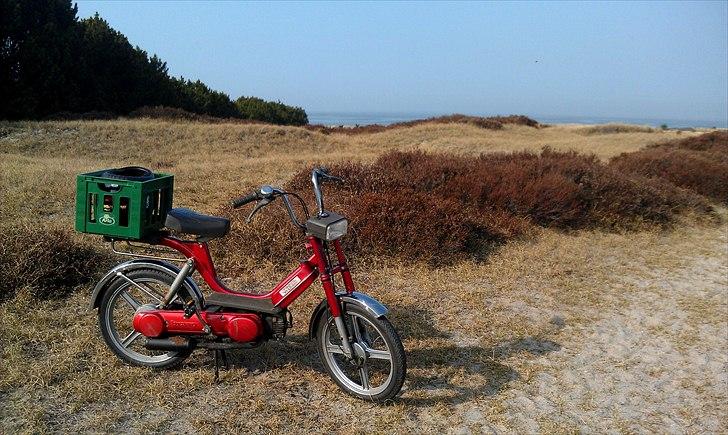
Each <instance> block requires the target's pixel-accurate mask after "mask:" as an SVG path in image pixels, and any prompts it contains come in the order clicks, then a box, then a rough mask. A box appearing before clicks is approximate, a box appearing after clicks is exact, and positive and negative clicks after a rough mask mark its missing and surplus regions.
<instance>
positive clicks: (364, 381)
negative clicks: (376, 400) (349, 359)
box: [359, 364, 369, 390]
mask: <svg viewBox="0 0 728 435" xmlns="http://www.w3.org/2000/svg"><path fill="white" fill-rule="evenodd" d="M359 376H360V377H361V387H362V388H363V389H365V390H368V389H369V369H368V368H367V366H366V364H364V365H363V366H361V367H359Z"/></svg>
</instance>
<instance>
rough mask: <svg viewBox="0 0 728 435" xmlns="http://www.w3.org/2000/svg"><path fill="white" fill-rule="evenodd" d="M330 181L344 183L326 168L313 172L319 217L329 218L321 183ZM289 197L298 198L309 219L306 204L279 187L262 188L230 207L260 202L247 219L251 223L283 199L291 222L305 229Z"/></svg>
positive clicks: (234, 202) (237, 200)
mask: <svg viewBox="0 0 728 435" xmlns="http://www.w3.org/2000/svg"><path fill="white" fill-rule="evenodd" d="M324 180H329V181H344V180H343V179H341V178H339V177H335V176H333V175H329V173H328V171H327V169H326V168H315V169H314V170H313V171H311V183H313V193H314V195H315V196H316V206H317V207H318V217H326V216H328V213H326V212H325V211H324V199H323V195H322V194H321V181H324ZM288 195H294V196H296V197H297V198H298V199H299V200H300V201H301V204H302V205H303V208H304V212H305V214H306V218H308V211H307V210H306V204H305V203H304V202H303V200H302V199H301V197H299V196H298V195H296V194H295V193H288V192H285V191H283V190H281V189H279V188H277V187H271V186H267V185H266V186H261V187H260V189H259V190H258V191H257V192H253V193H250V194H248V195H245V196H242V197H240V198H238V199H235V200H233V201H231V202H230V205H231V206H232V207H233V208H240V207H242V206H244V205H246V204H249V203H251V202H253V201H258V203H257V204H256V205H255V207H254V208H253V211H252V212H251V213H250V215H249V216H248V218H247V219H246V221H247V222H250V220H251V219H252V218H253V216H254V215H255V214H256V213H257V212H258V211H259V210H260V209H262V208H263V207H265V206H266V205H268V204H270V203H271V202H273V200H274V199H275V198H276V197H279V196H280V197H281V198H283V204H284V205H285V207H286V210H287V211H288V216H289V217H290V218H291V222H293V224H294V225H296V226H297V227H299V228H303V229H305V225H304V224H302V223H301V222H299V221H298V219H297V217H296V213H295V211H294V210H293V206H291V202H290V201H289V199H288Z"/></svg>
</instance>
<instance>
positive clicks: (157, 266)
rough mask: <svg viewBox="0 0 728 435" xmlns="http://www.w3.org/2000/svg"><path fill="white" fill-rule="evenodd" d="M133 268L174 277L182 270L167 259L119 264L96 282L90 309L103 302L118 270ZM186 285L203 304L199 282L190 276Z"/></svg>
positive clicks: (127, 270)
mask: <svg viewBox="0 0 728 435" xmlns="http://www.w3.org/2000/svg"><path fill="white" fill-rule="evenodd" d="M132 269H154V270H159V271H162V272H165V273H167V274H169V275H170V276H172V277H173V278H174V277H176V276H177V275H178V274H179V272H180V268H179V267H177V266H175V265H174V264H170V263H167V262H166V261H160V260H146V259H136V260H130V261H127V262H124V263H121V264H117V265H116V266H114V267H113V268H112V269H111V270H110V271H109V272H108V273H106V275H104V277H103V278H101V279H100V280H99V282H98V283H97V284H96V287H94V291H93V293H92V294H91V303H90V304H89V311H92V310H94V309H95V308H98V307H99V305H100V304H101V299H102V298H103V297H104V292H106V289H108V288H109V286H110V285H111V283H112V282H113V281H114V279H116V278H117V273H118V272H122V273H126V272H129V271H130V270H132ZM184 285H185V286H187V288H188V289H189V290H190V291H191V292H192V293H193V294H192V295H191V296H192V297H195V298H197V299H198V301H199V302H200V304H202V303H203V301H204V297H203V296H202V291H200V288H199V287H198V286H197V284H195V282H194V281H193V280H192V278H190V277H189V276H188V277H187V279H185V282H184Z"/></svg>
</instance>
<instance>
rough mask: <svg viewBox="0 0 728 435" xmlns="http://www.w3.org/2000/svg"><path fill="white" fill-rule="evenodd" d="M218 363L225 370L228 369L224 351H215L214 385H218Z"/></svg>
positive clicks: (228, 365)
mask: <svg viewBox="0 0 728 435" xmlns="http://www.w3.org/2000/svg"><path fill="white" fill-rule="evenodd" d="M220 363H222V364H223V365H224V366H225V369H226V370H229V369H230V364H228V358H227V352H225V349H215V383H216V384H219V383H220Z"/></svg>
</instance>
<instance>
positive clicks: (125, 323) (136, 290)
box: [99, 269, 191, 369]
mask: <svg viewBox="0 0 728 435" xmlns="http://www.w3.org/2000/svg"><path fill="white" fill-rule="evenodd" d="M126 276H127V277H128V278H129V279H130V280H132V281H133V282H134V283H135V284H137V285H138V286H140V287H141V288H140V287H137V285H134V284H132V283H130V282H129V281H127V280H125V279H123V278H118V279H116V280H115V281H114V282H113V283H112V284H111V286H110V288H109V289H108V290H107V291H106V293H105V294H104V297H103V298H102V299H101V304H100V305H99V327H100V329H101V335H102V337H103V338H104V341H105V342H106V344H107V345H108V346H109V349H111V350H112V351H113V352H114V353H115V354H116V356H118V357H119V358H120V359H121V360H122V361H124V362H126V363H128V364H131V365H135V366H144V367H152V368H156V369H166V368H171V367H174V366H176V365H179V364H180V363H181V362H182V361H183V360H184V359H185V358H187V357H188V356H189V355H190V353H191V351H188V350H185V351H171V352H164V351H156V350H149V349H147V348H146V347H144V340H145V338H144V336H143V335H142V334H141V333H139V332H137V331H135V330H134V327H133V326H132V320H133V319H134V314H135V313H136V309H137V308H138V307H140V306H141V305H144V304H150V303H154V304H156V303H159V302H160V301H161V300H162V299H163V297H164V294H165V293H166V291H167V289H169V287H170V286H171V285H172V281H173V280H174V277H172V276H170V275H168V274H165V273H162V272H160V271H158V270H152V269H137V270H133V271H131V272H128V273H127V274H126ZM188 297H189V296H188V294H187V291H186V290H185V288H184V286H183V287H182V288H180V292H179V295H178V299H177V300H176V301H175V302H176V304H177V305H178V307H177V308H179V309H182V303H183V301H184V300H185V299H186V298H188ZM173 305H174V304H173ZM171 308H172V309H174V306H173V307H171Z"/></svg>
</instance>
